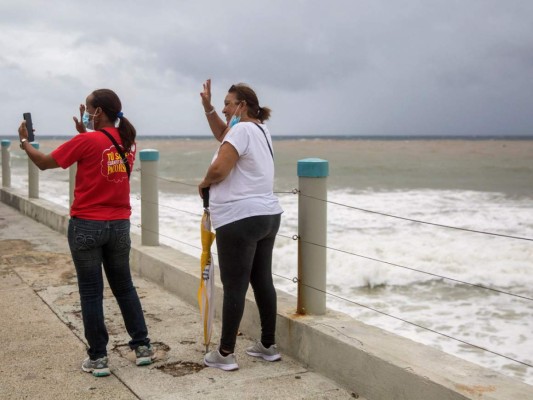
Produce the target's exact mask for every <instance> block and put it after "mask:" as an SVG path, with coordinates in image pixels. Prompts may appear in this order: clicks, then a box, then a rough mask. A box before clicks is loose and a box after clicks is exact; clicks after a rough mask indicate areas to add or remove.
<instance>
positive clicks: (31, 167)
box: [28, 142, 39, 199]
mask: <svg viewBox="0 0 533 400" xmlns="http://www.w3.org/2000/svg"><path fill="white" fill-rule="evenodd" d="M30 145H32V146H33V147H34V148H35V149H37V150H39V143H38V142H32V143H30ZM28 197H30V198H33V199H38V198H39V167H37V165H35V164H34V163H33V161H32V160H31V159H30V158H29V157H28Z"/></svg>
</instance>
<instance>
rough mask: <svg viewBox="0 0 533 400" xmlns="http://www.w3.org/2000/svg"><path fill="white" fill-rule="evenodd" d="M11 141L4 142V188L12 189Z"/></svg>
mask: <svg viewBox="0 0 533 400" xmlns="http://www.w3.org/2000/svg"><path fill="white" fill-rule="evenodd" d="M10 145H11V140H7V139H3V140H2V187H6V188H8V187H11V154H10V152H9V146H10Z"/></svg>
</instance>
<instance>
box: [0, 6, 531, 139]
mask: <svg viewBox="0 0 533 400" xmlns="http://www.w3.org/2000/svg"><path fill="white" fill-rule="evenodd" d="M207 78H212V80H213V103H214V105H215V107H216V108H217V110H218V111H220V110H221V109H222V106H223V99H224V96H225V94H226V92H227V89H228V88H229V87H230V86H231V84H233V83H236V82H246V83H248V84H250V85H251V86H252V87H253V88H254V89H255V90H256V91H257V93H258V95H259V100H260V103H261V105H263V106H269V107H271V108H272V110H273V113H272V118H271V120H270V121H269V127H270V130H271V131H272V133H273V134H274V135H298V134H307V135H328V134H335V135H345V134H352V135H396V134H398V135H410V134H414V135H433V134H438V135H523V134H529V135H533V1H531V0H523V1H514V0H507V1H502V0H420V1H417V0H404V1H396V0H388V1H385V0H383V1H380V0H330V1H324V0H321V1H315V0H313V1H304V0H299V1H298V0H291V1H289V0H269V1H264V0H263V1H251V0H248V1H245V0H224V1H215V0H194V1H192V0H190V1H181V0H168V1H163V0H150V1H147V0H142V1H137V0H128V1H111V0H105V1H104V0H96V1H94V0H93V1H90V0H86V1H75V0H59V1H54V0H48V1H36V0H33V1H31V0H2V2H1V3H0V94H1V96H0V98H1V105H0V121H1V125H0V134H7V135H12V134H15V133H16V128H17V126H18V124H19V122H20V120H21V119H22V113H23V112H27V111H30V112H32V115H33V120H34V126H35V128H36V130H37V132H36V135H39V134H41V135H49V134H56V135H71V134H73V133H74V132H75V130H74V126H73V123H72V116H73V115H76V114H77V111H78V106H79V104H80V103H81V102H85V98H86V96H87V95H88V94H89V93H90V92H91V91H92V90H94V89H97V88H104V87H105V88H110V89H113V90H115V91H116V92H117V93H118V95H119V96H120V98H121V100H122V103H123V111H124V114H125V115H126V116H127V117H129V118H130V120H131V121H132V123H133V124H134V125H135V126H136V128H137V130H138V133H139V134H141V135H153V134H161V135H165V134H173V135H206V134H209V129H208V125H207V122H206V119H205V116H204V113H203V109H202V107H201V103H200V96H199V93H200V91H201V89H202V83H203V82H204V80H205V79H207Z"/></svg>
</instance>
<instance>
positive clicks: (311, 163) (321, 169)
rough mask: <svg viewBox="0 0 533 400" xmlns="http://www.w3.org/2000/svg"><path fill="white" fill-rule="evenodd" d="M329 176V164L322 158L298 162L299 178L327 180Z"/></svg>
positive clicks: (305, 159)
mask: <svg viewBox="0 0 533 400" xmlns="http://www.w3.org/2000/svg"><path fill="white" fill-rule="evenodd" d="M328 175H329V162H328V161H327V160H322V159H321V158H304V159H303V160H298V176H301V177H307V178H325V177H326V176H328Z"/></svg>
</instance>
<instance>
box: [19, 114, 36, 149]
mask: <svg viewBox="0 0 533 400" xmlns="http://www.w3.org/2000/svg"><path fill="white" fill-rule="evenodd" d="M22 116H23V117H24V121H26V129H27V130H28V142H35V135H34V134H33V122H32V120H31V113H29V112H27V113H24V114H22Z"/></svg>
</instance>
